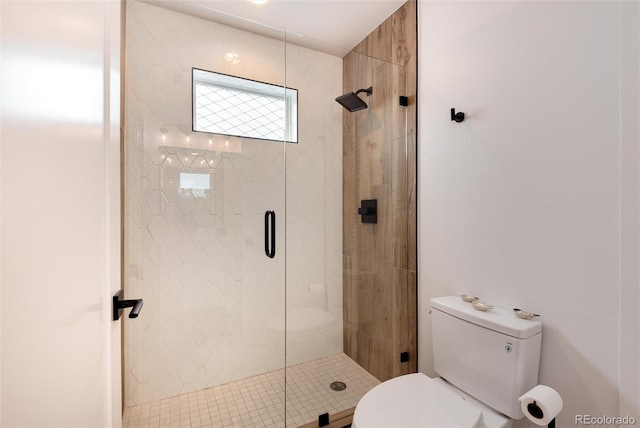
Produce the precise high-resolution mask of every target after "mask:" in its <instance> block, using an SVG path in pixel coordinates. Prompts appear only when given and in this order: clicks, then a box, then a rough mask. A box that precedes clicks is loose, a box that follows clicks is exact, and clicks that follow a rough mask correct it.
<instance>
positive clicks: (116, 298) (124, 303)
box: [113, 290, 144, 321]
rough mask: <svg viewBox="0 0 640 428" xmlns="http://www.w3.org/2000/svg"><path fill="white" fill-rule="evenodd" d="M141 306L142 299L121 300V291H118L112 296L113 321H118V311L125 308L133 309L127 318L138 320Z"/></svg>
mask: <svg viewBox="0 0 640 428" xmlns="http://www.w3.org/2000/svg"><path fill="white" fill-rule="evenodd" d="M143 304H144V302H143V301H142V299H134V300H122V290H118V292H117V293H116V294H114V295H113V320H114V321H118V320H119V319H120V311H122V310H123V309H125V308H133V309H131V312H129V318H138V315H140V310H141V309H142V305H143Z"/></svg>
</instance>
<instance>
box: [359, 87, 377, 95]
mask: <svg viewBox="0 0 640 428" xmlns="http://www.w3.org/2000/svg"><path fill="white" fill-rule="evenodd" d="M360 92H366V93H367V96H368V97H370V96H371V94H373V86H369V87H368V88H367V89H358V90H357V91H356V95H358V94H359V93H360Z"/></svg>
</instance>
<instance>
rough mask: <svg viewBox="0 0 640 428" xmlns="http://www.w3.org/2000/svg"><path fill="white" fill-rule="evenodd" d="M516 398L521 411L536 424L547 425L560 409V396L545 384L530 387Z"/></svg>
mask: <svg viewBox="0 0 640 428" xmlns="http://www.w3.org/2000/svg"><path fill="white" fill-rule="evenodd" d="M518 400H519V401H520V407H521V408H522V413H524V415H525V416H526V417H527V419H529V420H530V421H531V422H533V423H534V424H536V425H548V424H549V422H551V421H552V420H553V419H554V418H555V417H556V416H558V413H560V411H561V410H562V397H560V394H558V391H556V390H555V389H553V388H550V387H548V386H546V385H538V386H536V387H534V388H532V389H531V390H529V391H528V392H525V393H524V395H522V397H520V398H519V399H518Z"/></svg>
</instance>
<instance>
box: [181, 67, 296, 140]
mask: <svg viewBox="0 0 640 428" xmlns="http://www.w3.org/2000/svg"><path fill="white" fill-rule="evenodd" d="M193 130H194V131H200V132H209V133H214V134H224V135H233V136H237V137H246V138H258V139H263V140H275V141H286V142H293V143H297V142H298V91H297V90H296V89H291V88H284V87H282V86H277V85H272V84H269V83H263V82H257V81H255V80H249V79H242V78H240V77H235V76H229V75H227V74H221V73H214V72H212V71H205V70H199V69H197V68H194V69H193Z"/></svg>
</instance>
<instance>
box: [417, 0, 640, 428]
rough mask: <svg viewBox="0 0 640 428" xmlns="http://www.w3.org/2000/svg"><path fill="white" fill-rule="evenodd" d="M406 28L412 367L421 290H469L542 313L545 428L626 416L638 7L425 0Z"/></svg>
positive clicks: (634, 367)
mask: <svg viewBox="0 0 640 428" xmlns="http://www.w3.org/2000/svg"><path fill="white" fill-rule="evenodd" d="M419 31H420V35H419V36H420V37H419V40H420V43H419V58H420V65H419V71H420V72H419V76H420V77H419V79H420V80H419V85H418V86H419V88H420V93H419V100H420V110H419V112H420V118H419V132H420V136H419V145H418V150H419V186H418V188H419V192H420V194H419V198H418V199H419V204H420V205H419V210H418V213H419V269H418V273H419V284H420V290H419V340H418V343H419V351H420V352H419V356H420V361H419V367H420V370H421V371H423V372H426V373H428V374H431V375H433V374H434V373H433V369H432V358H431V343H430V342H431V334H430V328H431V322H430V317H429V315H428V310H429V299H430V298H432V297H436V296H441V295H452V294H453V295H455V294H461V293H470V294H473V295H476V296H480V297H481V298H482V300H483V301H485V302H488V303H491V304H495V305H498V306H502V307H507V308H513V307H519V308H524V309H526V310H530V311H533V312H536V313H539V314H541V315H542V317H541V320H542V322H543V343H542V355H541V361H540V375H539V381H540V383H543V384H546V385H549V386H552V387H554V388H556V389H557V390H558V391H559V392H560V394H561V395H562V396H563V399H564V402H565V408H564V411H563V412H562V414H561V416H560V418H559V420H558V425H559V426H563V427H564V426H572V425H573V424H574V415H576V414H590V415H609V416H617V415H619V414H620V412H631V414H632V415H633V416H635V417H638V416H639V415H638V402H639V396H640V395H639V393H638V383H637V381H635V380H632V381H628V380H625V379H627V377H629V376H631V378H632V379H634V378H635V379H637V378H638V361H639V360H640V358H639V354H638V340H639V334H638V316H637V311H636V308H637V304H638V291H637V287H638V180H639V175H640V174H639V168H638V68H637V65H638V56H639V53H638V42H637V40H638V7H637V3H635V4H634V3H632V2H613V1H612V2H597V1H596V2H533V1H520V2H484V1H475V2H436V1H423V2H420V3H419ZM621 34H624V35H625V37H626V38H627V39H628V40H627V41H624V42H622V43H621ZM623 40H624V38H623ZM634 40H635V41H634ZM621 63H622V64H625V66H624V68H621ZM621 88H622V89H621ZM451 107H455V108H456V109H457V110H458V111H463V112H465V113H466V115H467V118H466V120H465V121H464V122H463V123H460V124H457V123H454V122H451V121H450V120H449V109H450V108H451ZM621 118H622V120H621ZM621 123H622V125H621ZM621 263H622V264H621ZM634 413H635V414H634ZM624 414H626V413H623V414H622V415H624ZM520 424H521V425H526V423H524V422H521V423H520Z"/></svg>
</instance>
